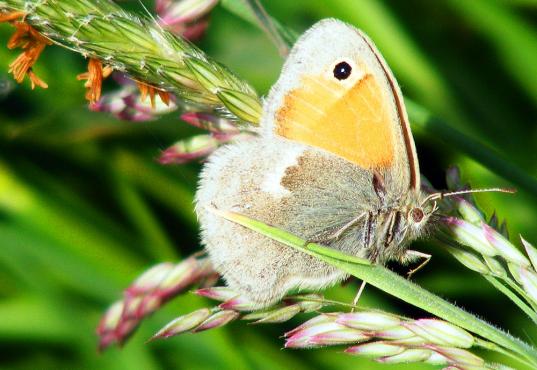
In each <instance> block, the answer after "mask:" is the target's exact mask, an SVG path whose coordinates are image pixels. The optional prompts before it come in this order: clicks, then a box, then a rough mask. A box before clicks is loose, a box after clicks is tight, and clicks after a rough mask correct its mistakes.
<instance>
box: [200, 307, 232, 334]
mask: <svg viewBox="0 0 537 370" xmlns="http://www.w3.org/2000/svg"><path fill="white" fill-rule="evenodd" d="M239 315H240V314H239V313H238V312H237V311H231V310H223V311H218V312H216V313H213V314H212V315H211V316H209V317H208V318H207V319H206V320H205V321H203V322H202V323H201V324H199V325H198V326H197V327H196V328H195V329H193V330H192V332H194V333H197V332H200V331H204V330H209V329H215V328H219V327H221V326H224V325H226V324H228V323H229V322H231V321H233V320H235V319H237V318H238V317H239Z"/></svg>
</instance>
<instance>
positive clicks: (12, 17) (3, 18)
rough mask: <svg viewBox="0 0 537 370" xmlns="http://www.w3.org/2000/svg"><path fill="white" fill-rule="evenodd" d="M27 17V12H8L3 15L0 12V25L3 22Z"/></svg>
mask: <svg viewBox="0 0 537 370" xmlns="http://www.w3.org/2000/svg"><path fill="white" fill-rule="evenodd" d="M25 15H26V13H25V12H20V11H16V12H6V13H1V12H0V23H2V22H11V21H14V20H16V19H19V18H22V17H24V16H25Z"/></svg>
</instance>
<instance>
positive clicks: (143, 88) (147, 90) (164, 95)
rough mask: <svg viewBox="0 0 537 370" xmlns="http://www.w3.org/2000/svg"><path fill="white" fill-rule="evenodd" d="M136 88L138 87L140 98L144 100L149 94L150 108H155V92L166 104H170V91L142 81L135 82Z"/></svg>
mask: <svg viewBox="0 0 537 370" xmlns="http://www.w3.org/2000/svg"><path fill="white" fill-rule="evenodd" d="M136 84H137V85H138V89H140V94H141V96H140V99H141V100H142V101H145V100H146V99H147V96H148V95H149V99H151V108H153V109H155V94H158V96H159V97H160V100H162V102H163V103H164V104H166V105H170V93H169V92H167V91H164V90H160V89H157V88H156V87H155V86H151V85H148V84H145V83H143V82H136Z"/></svg>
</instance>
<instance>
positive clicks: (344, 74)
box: [334, 62, 352, 80]
mask: <svg viewBox="0 0 537 370" xmlns="http://www.w3.org/2000/svg"><path fill="white" fill-rule="evenodd" d="M351 71H352V67H351V66H350V65H349V63H347V62H340V63H338V64H337V65H336V66H335V67H334V77H335V78H337V79H338V80H345V79H346V78H348V77H349V76H350V75H351Z"/></svg>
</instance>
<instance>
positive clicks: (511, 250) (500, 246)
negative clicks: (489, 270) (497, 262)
mask: <svg viewBox="0 0 537 370" xmlns="http://www.w3.org/2000/svg"><path fill="white" fill-rule="evenodd" d="M482 227H483V233H484V234H485V238H486V239H487V240H488V241H489V243H490V244H491V245H492V246H493V247H494V248H495V249H496V250H497V251H498V253H497V254H499V255H501V256H502V257H503V258H505V259H506V260H507V261H508V262H512V263H515V264H518V265H521V266H529V265H530V261H528V259H527V258H526V257H525V256H524V255H523V254H522V253H520V251H519V250H518V249H517V248H516V247H515V246H514V245H513V244H511V242H510V241H509V240H507V239H506V238H505V237H504V236H503V235H501V234H500V233H499V232H497V231H496V230H494V229H493V228H492V227H490V226H489V225H487V224H485V223H483V226H482Z"/></svg>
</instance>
